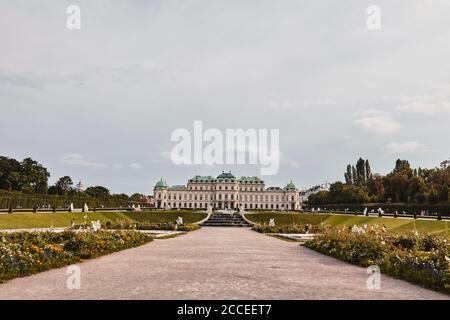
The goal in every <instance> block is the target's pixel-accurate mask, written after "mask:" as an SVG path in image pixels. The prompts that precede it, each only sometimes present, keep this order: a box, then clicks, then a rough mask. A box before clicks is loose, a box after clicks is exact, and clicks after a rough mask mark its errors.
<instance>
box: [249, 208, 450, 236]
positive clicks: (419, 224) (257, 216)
mask: <svg viewBox="0 0 450 320" xmlns="http://www.w3.org/2000/svg"><path fill="white" fill-rule="evenodd" d="M245 217H246V218H247V219H249V220H250V221H252V222H255V223H261V224H262V223H268V222H269V220H270V219H271V218H274V219H275V224H276V225H283V224H292V223H297V224H306V223H308V224H320V223H323V224H330V225H335V226H352V225H354V224H356V225H364V224H368V225H371V224H378V225H379V226H382V225H385V226H386V227H387V228H388V230H389V231H391V232H395V233H405V232H408V231H412V230H417V231H418V232H423V233H433V234H438V235H442V236H447V237H449V238H450V221H437V220H414V219H403V218H397V219H394V218H387V217H384V218H379V217H362V216H358V217H357V216H351V215H339V214H307V213H249V214H246V215H245Z"/></svg>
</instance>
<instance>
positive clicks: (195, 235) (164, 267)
mask: <svg viewBox="0 0 450 320" xmlns="http://www.w3.org/2000/svg"><path fill="white" fill-rule="evenodd" d="M79 266H80V267H81V289H79V290H76V289H74V290H69V289H67V286H66V281H67V278H68V276H67V275H66V270H67V268H61V269H55V270H50V271H47V272H43V273H40V274H37V275H34V276H30V277H26V278H20V279H14V280H11V281H8V282H7V283H4V284H0V299H449V298H450V297H449V296H446V295H443V294H439V293H436V292H433V291H430V290H426V289H423V288H420V287H418V286H414V285H412V284H409V283H407V282H404V281H401V280H396V279H393V278H390V277H386V276H382V278H381V289H380V290H369V289H367V286H366V280H367V278H368V276H369V275H368V274H367V273H366V269H365V268H360V267H357V266H353V265H350V264H347V263H344V262H341V261H338V260H336V259H333V258H330V257H327V256H324V255H321V254H319V253H316V252H314V251H312V250H310V249H307V248H304V247H301V246H299V245H298V243H295V242H286V241H282V240H279V239H275V238H272V237H268V236H265V235H262V234H259V233H256V232H254V231H251V230H249V229H246V228H216V227H209V228H207V227H205V228H202V229H201V230H198V231H194V232H191V233H189V234H187V235H182V236H179V237H176V238H172V239H164V240H156V241H153V242H151V243H149V244H146V245H144V246H141V247H138V248H133V249H129V250H125V251H121V252H117V253H114V254H110V255H108V256H104V257H101V258H98V259H94V260H89V261H86V262H83V263H81V264H79Z"/></svg>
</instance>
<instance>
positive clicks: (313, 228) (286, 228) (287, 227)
mask: <svg viewBox="0 0 450 320" xmlns="http://www.w3.org/2000/svg"><path fill="white" fill-rule="evenodd" d="M252 230H254V231H256V232H260V233H317V232H321V231H322V230H323V227H322V226H320V225H312V224H284V225H276V226H274V227H271V226H269V225H268V224H255V225H253V227H252Z"/></svg>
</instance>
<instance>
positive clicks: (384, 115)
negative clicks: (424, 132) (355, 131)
mask: <svg viewBox="0 0 450 320" xmlns="http://www.w3.org/2000/svg"><path fill="white" fill-rule="evenodd" d="M355 116H356V117H357V119H355V120H354V123H355V124H356V125H358V126H360V127H361V128H363V129H365V130H367V131H371V132H374V133H380V134H386V133H392V132H395V131H397V130H398V129H399V128H400V123H399V122H398V121H397V120H395V119H394V118H393V117H392V116H391V114H390V113H388V112H384V111H380V110H374V109H369V110H366V111H362V112H357V113H356V114H355Z"/></svg>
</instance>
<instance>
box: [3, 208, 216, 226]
mask: <svg viewBox="0 0 450 320" xmlns="http://www.w3.org/2000/svg"><path fill="white" fill-rule="evenodd" d="M85 215H87V218H86V221H87V222H88V223H90V221H94V220H100V222H101V224H105V223H106V222H107V221H110V222H120V221H123V222H135V221H136V222H148V223H164V222H170V221H171V222H175V220H176V219H177V218H178V217H183V222H184V223H194V222H198V221H200V220H202V219H204V218H206V215H207V214H206V213H205V212H193V211H182V210H180V211H142V212H136V211H133V212H127V211H116V212H88V213H87V214H86V213H82V212H73V213H52V212H48V213H30V212H26V213H10V214H1V215H0V229H18V228H49V227H55V228H57V227H69V226H70V222H71V220H72V219H75V224H81V223H83V222H84V216H85Z"/></svg>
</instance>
